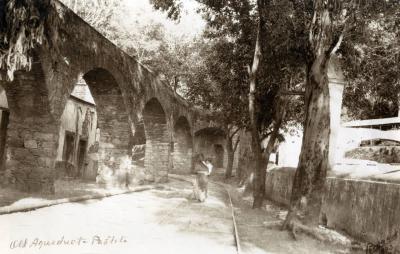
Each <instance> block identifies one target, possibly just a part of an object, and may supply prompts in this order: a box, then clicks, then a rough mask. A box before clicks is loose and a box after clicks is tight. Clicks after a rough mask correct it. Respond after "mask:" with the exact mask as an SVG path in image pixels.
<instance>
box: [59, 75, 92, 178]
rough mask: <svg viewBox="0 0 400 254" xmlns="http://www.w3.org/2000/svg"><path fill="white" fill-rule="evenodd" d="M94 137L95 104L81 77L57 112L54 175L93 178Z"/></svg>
mask: <svg viewBox="0 0 400 254" xmlns="http://www.w3.org/2000/svg"><path fill="white" fill-rule="evenodd" d="M97 139H98V135H97V110H96V104H95V102H94V99H93V97H92V94H91V91H90V89H89V87H88V85H87V84H86V82H85V80H84V79H83V78H82V77H81V78H80V79H79V80H78V82H77V84H75V86H74V89H73V90H72V93H71V95H70V96H69V98H68V99H67V101H66V104H65V107H64V110H63V113H62V114H61V118H60V130H59V137H58V149H57V159H56V164H55V169H56V177H57V178H64V177H74V178H83V179H85V180H95V179H96V176H97V166H98V158H97V157H98V156H97V155H98V154H97V152H98V140H97ZM96 145H97V148H96Z"/></svg>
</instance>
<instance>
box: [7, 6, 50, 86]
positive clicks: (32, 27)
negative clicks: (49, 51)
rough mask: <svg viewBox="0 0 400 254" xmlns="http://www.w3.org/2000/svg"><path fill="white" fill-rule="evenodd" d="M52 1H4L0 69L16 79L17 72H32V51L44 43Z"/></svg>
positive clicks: (8, 76) (9, 77)
mask: <svg viewBox="0 0 400 254" xmlns="http://www.w3.org/2000/svg"><path fill="white" fill-rule="evenodd" d="M49 4H50V1H49V0H45V1H36V0H24V1H17V0H8V1H5V0H2V1H0V70H5V71H7V79H8V80H11V81H12V80H13V79H14V72H15V71H17V70H30V68H31V66H32V61H33V59H32V52H31V51H32V50H33V48H34V47H35V46H36V45H37V44H41V43H42V42H43V40H44V30H46V27H45V22H44V21H45V20H46V19H47V11H46V10H47V8H48V6H49Z"/></svg>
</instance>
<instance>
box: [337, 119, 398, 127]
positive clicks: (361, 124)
mask: <svg viewBox="0 0 400 254" xmlns="http://www.w3.org/2000/svg"><path fill="white" fill-rule="evenodd" d="M390 124H400V117H390V118H381V119H368V120H357V121H351V122H347V123H344V124H343V127H364V126H379V125H390Z"/></svg>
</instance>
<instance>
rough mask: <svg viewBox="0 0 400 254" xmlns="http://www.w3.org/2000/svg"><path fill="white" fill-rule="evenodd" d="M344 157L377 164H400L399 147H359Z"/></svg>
mask: <svg viewBox="0 0 400 254" xmlns="http://www.w3.org/2000/svg"><path fill="white" fill-rule="evenodd" d="M345 157H346V158H351V159H361V160H371V161H377V162H379V163H400V146H368V147H359V148H356V149H353V150H350V151H348V152H346V154H345Z"/></svg>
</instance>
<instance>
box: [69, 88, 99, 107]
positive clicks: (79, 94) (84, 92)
mask: <svg viewBox="0 0 400 254" xmlns="http://www.w3.org/2000/svg"><path fill="white" fill-rule="evenodd" d="M71 96H72V97H75V98H77V99H79V100H81V101H84V102H87V103H90V104H93V105H96V103H95V102H94V99H93V97H92V94H91V93H90V89H89V87H88V86H87V85H86V84H85V83H78V84H76V85H75V87H74V90H73V91H72V93H71Z"/></svg>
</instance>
